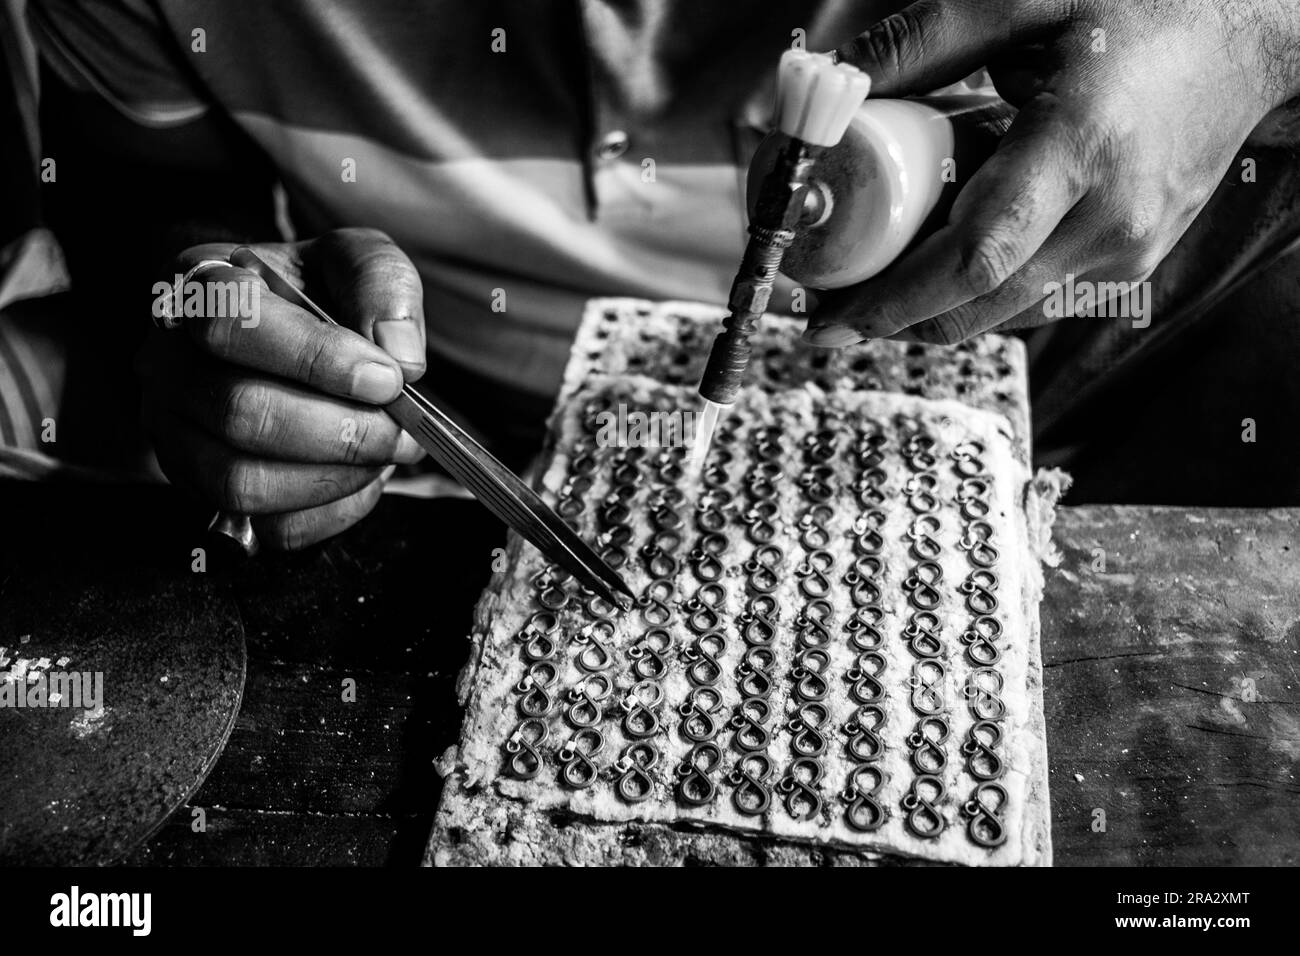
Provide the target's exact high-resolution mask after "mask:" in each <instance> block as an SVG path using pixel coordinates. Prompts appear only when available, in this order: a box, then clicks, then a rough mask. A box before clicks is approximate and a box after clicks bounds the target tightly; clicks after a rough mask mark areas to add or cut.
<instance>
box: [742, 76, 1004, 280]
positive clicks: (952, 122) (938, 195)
mask: <svg viewBox="0 0 1300 956" xmlns="http://www.w3.org/2000/svg"><path fill="white" fill-rule="evenodd" d="M1013 115H1014V111H1013V110H1012V109H1011V107H1009V106H1008V105H1007V104H1006V103H1004V102H1003V101H1002V100H1001V99H999V98H997V96H995V95H992V94H991V93H963V94H958V95H951V96H947V95H945V96H931V97H926V98H923V99H908V100H895V99H868V100H866V101H864V102H863V104H862V106H861V107H860V108H859V109H858V111H857V113H856V114H855V115H854V117H853V119H852V121H850V123H849V128H848V131H847V132H846V133H845V135H844V138H843V139H842V140H841V141H840V143H839V145H837V146H833V147H830V148H828V149H827V150H826V152H825V153H823V154H822V156H821V157H820V158H819V159H818V160H817V164H816V166H815V168H814V170H813V173H812V176H811V180H810V182H809V185H808V189H807V193H806V196H805V200H804V215H803V219H802V220H801V224H800V227H799V230H798V235H797V238H796V239H795V241H794V243H793V244H792V245H791V246H790V248H789V249H788V250H787V252H786V254H785V259H784V262H783V264H782V267H781V271H782V272H783V273H785V274H786V275H787V276H789V277H790V278H791V279H794V280H795V281H796V282H799V283H801V284H802V285H805V286H808V287H809V288H813V289H837V288H841V287H843V286H847V285H853V284H854V283H857V282H862V281H863V280H865V279H869V278H870V277H872V276H874V275H876V274H877V273H878V272H880V271H881V270H883V269H884V268H885V267H886V266H888V265H889V264H890V263H891V262H893V261H894V260H895V259H896V258H898V256H899V255H900V254H901V253H902V252H903V250H905V249H906V248H907V247H908V246H910V245H911V244H912V243H913V242H914V241H916V239H917V238H918V237H920V236H923V235H924V234H926V233H927V232H929V231H931V230H933V229H935V228H937V227H938V226H939V225H940V224H942V222H943V221H944V219H945V218H946V216H947V214H948V210H949V209H950V207H951V205H952V201H953V199H954V198H955V197H956V194H957V192H958V190H959V189H960V188H961V186H962V185H963V184H964V183H965V182H966V181H967V180H968V179H969V178H970V177H971V175H972V174H973V173H974V172H975V170H976V169H977V168H979V165H980V164H981V163H983V161H984V160H985V159H987V158H988V156H989V155H990V154H991V153H992V151H993V149H994V148H995V147H996V145H997V141H998V138H999V137H1000V136H1001V135H1002V133H1003V132H1005V131H1006V128H1007V126H1008V125H1009V124H1010V122H1011V118H1012V116H1013ZM783 139H784V134H782V133H779V132H777V133H773V134H771V135H770V136H768V137H767V138H766V139H765V140H764V141H763V143H762V144H761V145H760V146H759V148H758V150H757V152H756V153H755V154H754V158H753V161H752V162H751V163H750V168H749V179H748V189H747V193H748V198H749V202H750V203H751V213H752V211H753V210H752V203H753V201H754V197H755V194H756V192H757V189H758V185H759V183H760V182H761V181H762V177H763V176H764V175H765V174H766V173H767V171H768V170H769V169H771V167H772V165H773V162H774V159H775V156H776V153H777V151H778V150H779V149H780V147H781V144H782V141H783Z"/></svg>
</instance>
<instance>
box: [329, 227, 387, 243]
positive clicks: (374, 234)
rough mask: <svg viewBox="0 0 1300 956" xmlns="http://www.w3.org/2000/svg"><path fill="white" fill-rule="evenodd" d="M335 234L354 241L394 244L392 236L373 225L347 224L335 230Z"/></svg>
mask: <svg viewBox="0 0 1300 956" xmlns="http://www.w3.org/2000/svg"><path fill="white" fill-rule="evenodd" d="M334 233H335V235H337V236H338V237H339V238H340V239H344V240H351V241H354V242H376V243H388V244H390V245H391V244H392V242H393V240H392V237H391V236H389V235H388V233H386V232H384V231H383V230H382V229H375V228H374V227H372V226H345V227H344V228H342V229H336V230H334Z"/></svg>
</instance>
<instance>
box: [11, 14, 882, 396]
mask: <svg viewBox="0 0 1300 956" xmlns="http://www.w3.org/2000/svg"><path fill="white" fill-rule="evenodd" d="M874 6H876V5H875V4H870V3H866V4H864V3H852V2H846V0H830V2H823V3H815V4H809V3H806V2H796V0H779V2H767V3H763V4H761V5H760V4H743V3H700V2H694V0H692V2H687V0H580V2H573V0H551V2H543V0H535V2H533V0H530V2H526V3H524V2H519V0H496V2H492V0H489V2H475V3H465V2H456V0H423V2H411V0H343V2H331V3H319V2H314V0H277V2H275V3H265V4H263V3H230V2H214V0H114V2H111V3H106V2H103V0H94V2H92V0H32V6H31V9H30V14H29V16H30V20H31V23H32V26H33V29H34V33H35V36H36V40H37V43H38V46H39V47H40V49H41V51H42V54H43V55H44V56H45V57H46V58H47V59H48V60H49V62H50V63H51V64H52V65H53V66H54V68H55V69H56V70H57V71H58V72H59V74H60V76H61V77H62V79H64V80H65V81H66V82H67V83H69V84H71V85H73V86H74V87H75V88H80V89H83V90H95V91H97V92H98V93H100V94H101V95H102V96H103V97H104V98H105V99H106V100H108V101H109V102H111V103H113V104H114V105H115V106H116V107H117V108H118V109H120V110H121V111H122V112H123V113H124V114H126V115H127V116H130V117H132V118H133V119H135V120H136V121H137V122H139V123H140V124H143V125H149V126H167V125H173V124H181V123H185V122H187V121H189V120H192V119H195V118H197V117H199V116H201V115H202V114H203V113H204V112H205V111H207V110H221V111H223V112H225V113H226V114H228V115H229V116H230V117H232V118H233V119H234V120H235V121H236V123H237V124H238V125H239V126H240V127H241V128H242V129H243V130H244V131H245V132H247V133H248V135H249V136H250V137H251V138H252V139H253V140H254V141H255V142H256V143H257V144H259V145H260V146H261V148H262V149H263V150H264V151H265V152H266V153H267V154H268V155H269V156H270V158H271V160H272V161H273V163H274V164H275V166H276V167H277V168H278V170H279V173H280V176H281V177H282V181H283V183H284V186H285V189H286V191H287V194H288V198H289V204H290V209H291V212H292V222H293V226H294V229H295V231H296V233H297V234H298V235H299V236H302V237H307V236H311V235H315V234H318V233H320V232H323V231H325V230H328V229H332V228H336V227H341V226H371V227H375V228H378V229H382V230H383V231H385V232H387V233H388V234H389V235H390V236H392V238H393V239H394V240H395V241H396V242H397V244H398V245H399V246H400V247H401V248H402V249H403V250H404V251H405V252H406V253H407V254H408V255H409V256H410V257H411V259H412V260H413V261H414V262H415V264H416V266H417V268H418V269H419V271H420V273H421V276H422V278H423V280H424V292H425V313H426V317H427V327H428V338H429V345H430V349H431V350H432V351H433V352H434V353H435V354H436V355H438V356H441V357H442V358H444V359H449V360H450V361H452V362H453V363H455V364H456V365H458V366H461V367H463V368H465V369H467V370H469V371H471V372H473V373H477V374H478V375H481V376H484V377H486V378H488V379H489V380H494V381H498V382H501V383H509V384H510V385H511V386H513V387H515V388H519V389H522V390H525V391H527V392H530V393H534V394H537V395H539V396H551V395H553V394H554V392H555V390H556V388H557V387H558V383H559V381H560V377H561V374H562V371H563V368H564V364H565V361H566V359H567V355H568V349H569V346H570V342H571V339H572V335H573V332H574V330H575V328H576V325H577V322H578V320H579V318H580V315H581V311H582V307H583V304H584V302H585V301H586V300H587V299H588V298H590V297H593V296H605V295H631V296H646V297H653V298H662V299H690V300H699V301H707V302H718V303H722V302H725V299H726V295H727V291H728V287H729V283H730V280H731V277H732V274H733V273H734V271H735V268H736V266H737V263H738V261H739V257H740V254H741V251H742V249H743V246H744V241H745V215H744V200H743V195H742V186H743V183H742V177H741V174H740V171H739V170H740V168H741V167H742V164H743V163H744V162H745V161H746V160H747V157H748V154H749V152H750V151H752V148H753V145H754V144H755V142H756V139H755V128H756V127H758V126H761V125H762V123H763V120H764V119H765V115H764V114H765V112H766V111H767V109H768V107H769V106H770V100H771V84H772V71H773V67H774V65H775V63H776V60H777V58H778V56H779V54H780V52H781V50H782V49H784V48H787V47H789V46H790V45H791V44H792V42H802V43H805V44H807V45H808V46H809V47H810V48H830V47H832V46H834V45H836V44H838V43H841V42H843V41H845V40H846V39H848V38H849V37H851V36H853V35H854V34H855V33H857V32H861V30H863V29H865V27H866V26H867V25H868V24H869V23H870V22H871V21H872V19H873V15H872V12H873V11H872V8H873V7H874ZM779 301H780V300H779V299H778V302H779Z"/></svg>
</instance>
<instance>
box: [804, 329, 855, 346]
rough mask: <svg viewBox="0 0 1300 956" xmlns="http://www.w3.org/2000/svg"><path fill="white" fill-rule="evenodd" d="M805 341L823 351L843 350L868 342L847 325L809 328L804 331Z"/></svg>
mask: <svg viewBox="0 0 1300 956" xmlns="http://www.w3.org/2000/svg"><path fill="white" fill-rule="evenodd" d="M803 340H804V341H805V342H807V343H808V344H809V345H815V346H817V347H818V348H823V349H842V348H844V347H845V346H847V345H857V344H858V343H859V342H863V341H866V340H865V339H864V338H863V336H862V333H861V332H858V331H857V330H855V329H851V328H849V327H848V326H847V325H818V326H815V327H814V326H809V327H808V328H807V329H805V330H804V333H803Z"/></svg>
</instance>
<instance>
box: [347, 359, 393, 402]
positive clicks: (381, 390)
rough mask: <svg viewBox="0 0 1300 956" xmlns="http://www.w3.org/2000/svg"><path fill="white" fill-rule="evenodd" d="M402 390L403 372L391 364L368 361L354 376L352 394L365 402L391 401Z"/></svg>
mask: <svg viewBox="0 0 1300 956" xmlns="http://www.w3.org/2000/svg"><path fill="white" fill-rule="evenodd" d="M401 390H402V373H401V372H399V371H398V370H397V369H395V368H393V367H392V366H391V365H380V364H379V363H378V362H366V363H365V364H364V365H362V366H360V367H359V368H358V369H357V370H356V372H355V373H354V374H353V376H352V394H353V395H354V396H356V397H357V398H359V399H361V401H363V402H374V403H375V404H376V405H378V404H382V403H385V402H391V401H392V400H393V399H395V398H396V397H397V393H398V392H400V391H401Z"/></svg>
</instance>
